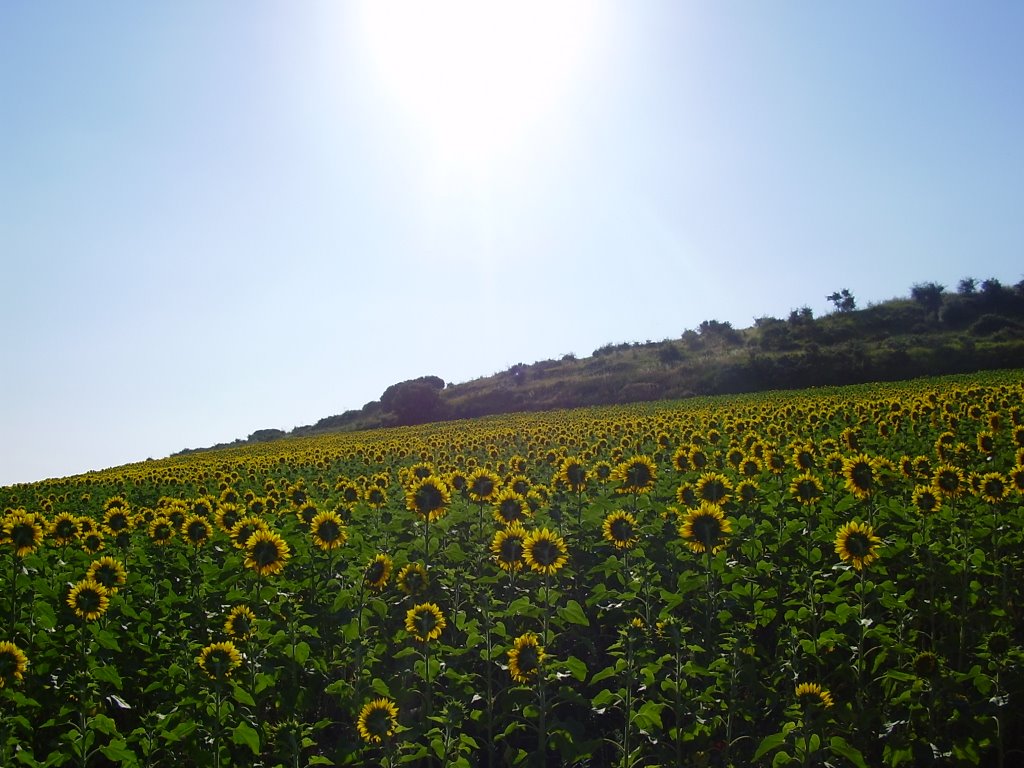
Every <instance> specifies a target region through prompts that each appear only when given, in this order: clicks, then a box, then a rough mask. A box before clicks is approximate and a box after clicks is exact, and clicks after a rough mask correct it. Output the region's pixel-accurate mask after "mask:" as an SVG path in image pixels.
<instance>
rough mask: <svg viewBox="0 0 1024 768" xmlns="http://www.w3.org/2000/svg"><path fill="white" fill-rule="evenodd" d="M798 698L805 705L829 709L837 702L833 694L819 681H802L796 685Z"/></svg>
mask: <svg viewBox="0 0 1024 768" xmlns="http://www.w3.org/2000/svg"><path fill="white" fill-rule="evenodd" d="M796 698H797V701H798V702H799V703H800V705H801V706H803V707H821V708H822V709H828V708H829V707H832V706H833V705H834V704H835V702H834V701H833V700H832V694H831V693H829V692H828V690H827V689H825V688H822V687H821V686H820V685H818V684H817V683H800V684H799V685H798V686H797V687H796Z"/></svg>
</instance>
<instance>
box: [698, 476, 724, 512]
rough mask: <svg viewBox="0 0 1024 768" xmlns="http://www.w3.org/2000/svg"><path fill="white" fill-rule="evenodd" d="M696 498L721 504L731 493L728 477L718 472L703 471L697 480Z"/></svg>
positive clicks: (709, 502)
mask: <svg viewBox="0 0 1024 768" xmlns="http://www.w3.org/2000/svg"><path fill="white" fill-rule="evenodd" d="M695 490H696V494H697V499H698V500H700V501H706V502H707V503H708V504H718V505H722V504H724V503H725V502H726V501H728V499H729V494H731V493H732V483H730V482H729V478H727V477H726V476H725V475H722V474H719V473H718V472H705V473H704V474H703V475H701V476H700V478H699V479H698V480H697V484H696V488H695Z"/></svg>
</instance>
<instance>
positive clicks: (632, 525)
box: [601, 510, 640, 549]
mask: <svg viewBox="0 0 1024 768" xmlns="http://www.w3.org/2000/svg"><path fill="white" fill-rule="evenodd" d="M601 533H602V536H603V537H604V540H605V541H607V542H609V543H610V544H612V545H614V546H615V548H616V549H632V548H633V547H634V546H635V545H636V543H637V542H638V541H639V540H640V536H639V533H638V531H637V525H636V518H635V517H633V515H632V514H630V513H629V512H624V511H622V510H619V511H617V512H612V513H610V514H609V515H608V516H607V517H606V518H605V519H604V524H603V525H602V526H601Z"/></svg>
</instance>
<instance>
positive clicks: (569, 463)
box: [555, 457, 587, 493]
mask: <svg viewBox="0 0 1024 768" xmlns="http://www.w3.org/2000/svg"><path fill="white" fill-rule="evenodd" d="M555 480H556V481H558V482H560V483H563V484H564V485H565V486H566V487H567V488H568V489H569V490H570V491H573V492H574V493H579V492H580V491H582V490H583V489H584V488H586V487H587V468H586V466H585V465H584V464H583V462H581V461H580V460H579V459H575V458H572V457H567V458H565V459H562V463H561V465H559V467H558V471H557V472H555Z"/></svg>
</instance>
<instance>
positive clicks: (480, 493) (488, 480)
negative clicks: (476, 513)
mask: <svg viewBox="0 0 1024 768" xmlns="http://www.w3.org/2000/svg"><path fill="white" fill-rule="evenodd" d="M500 482H501V480H500V478H499V477H498V476H497V475H496V474H494V473H493V472H491V471H490V470H488V469H484V468H483V467H481V468H480V469H477V470H476V471H474V472H473V474H471V475H470V476H469V477H468V478H466V493H467V494H468V495H469V498H470V500H472V501H475V502H477V503H480V504H483V503H484V502H488V501H493V500H494V497H495V495H496V494H497V492H498V483H500Z"/></svg>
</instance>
